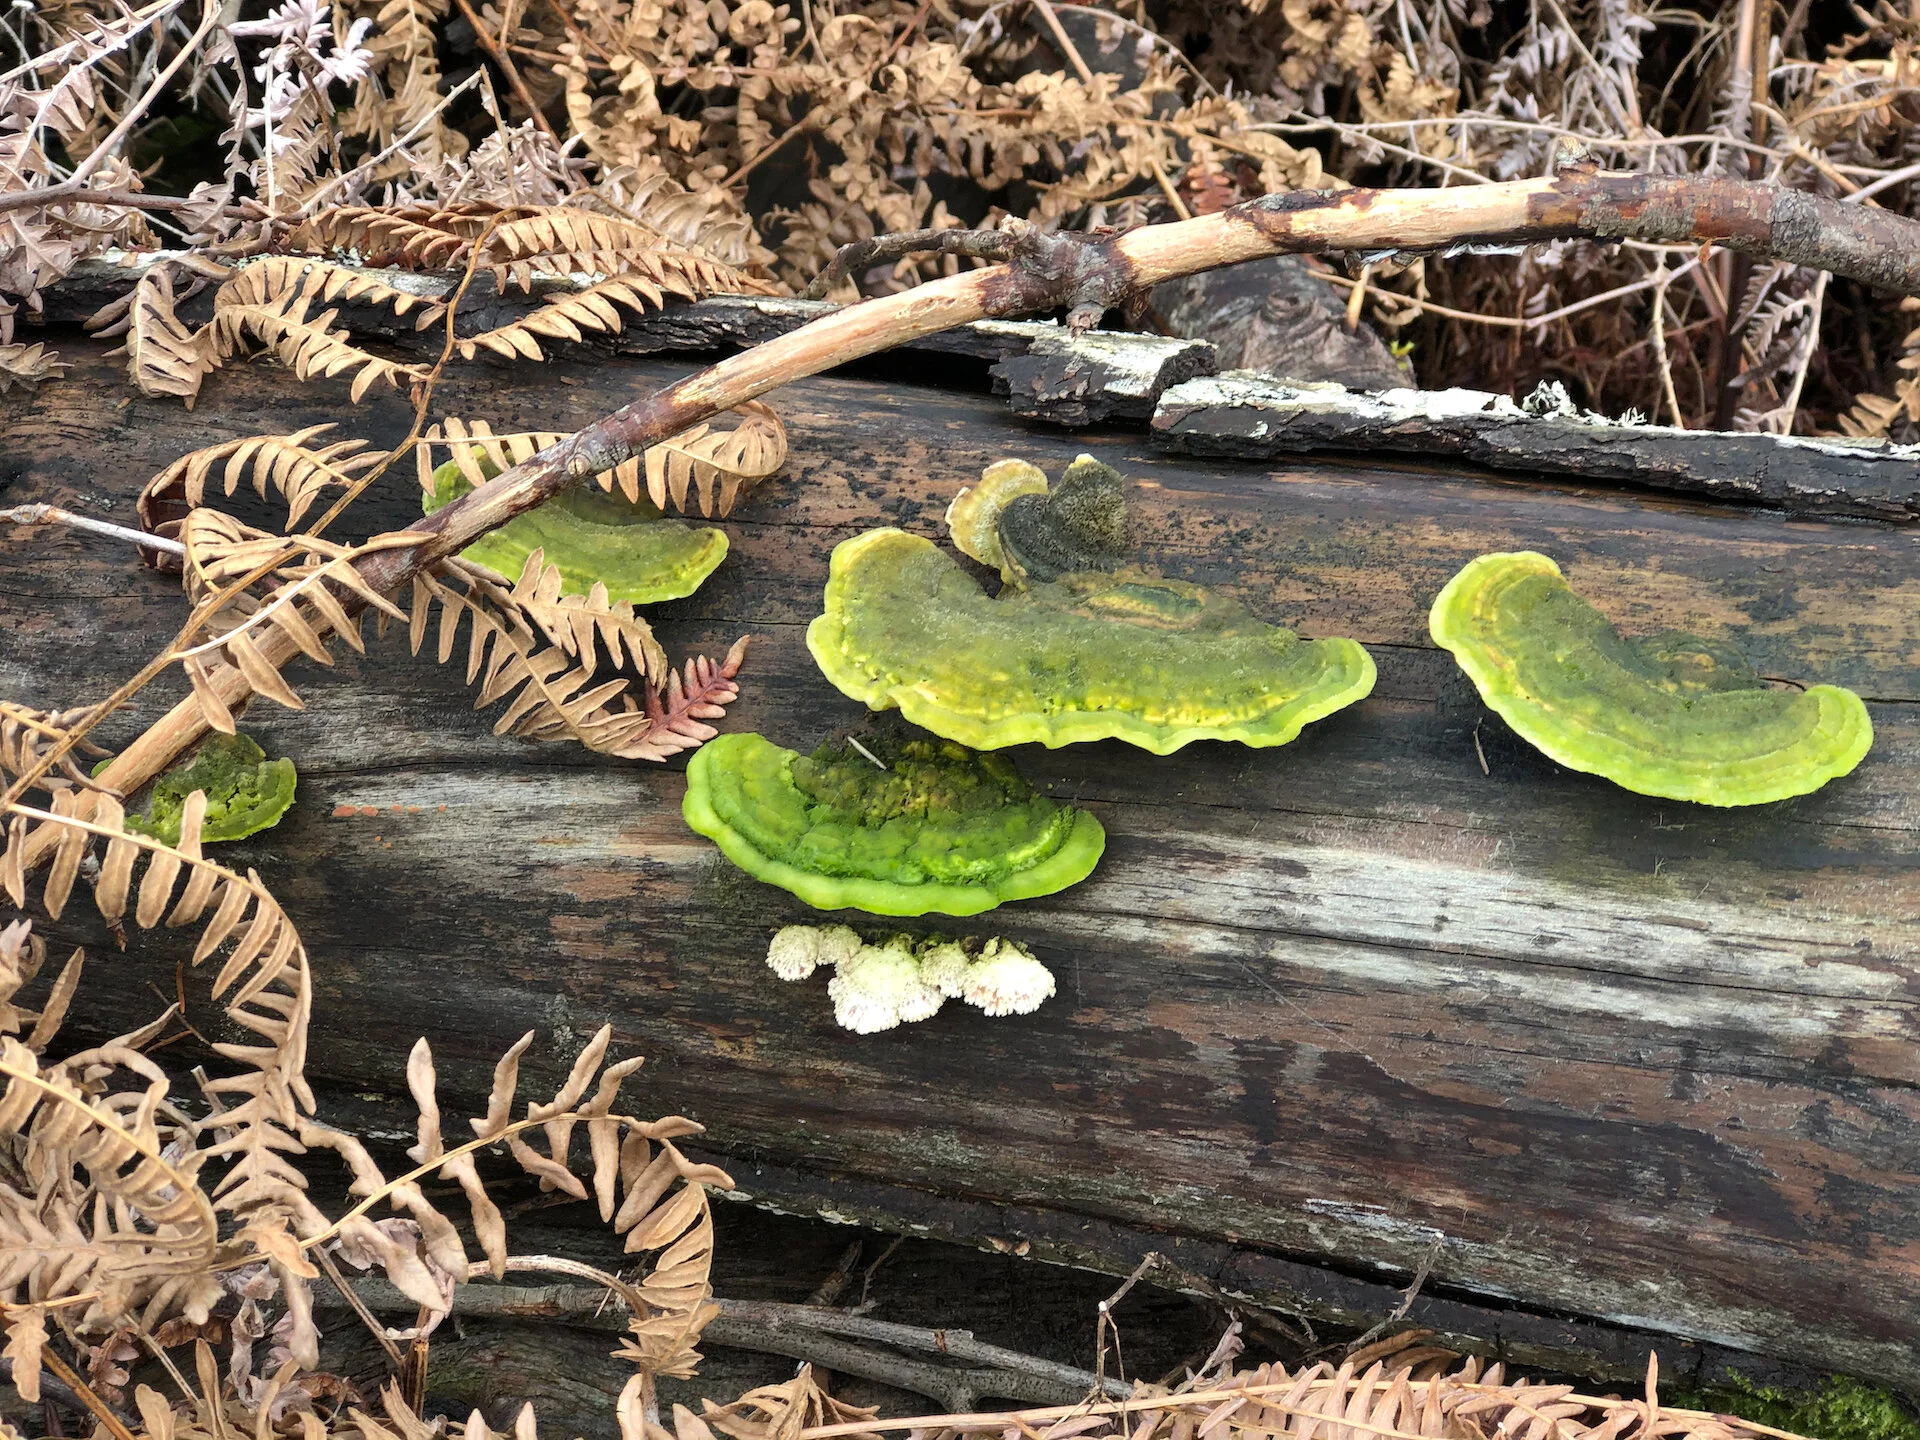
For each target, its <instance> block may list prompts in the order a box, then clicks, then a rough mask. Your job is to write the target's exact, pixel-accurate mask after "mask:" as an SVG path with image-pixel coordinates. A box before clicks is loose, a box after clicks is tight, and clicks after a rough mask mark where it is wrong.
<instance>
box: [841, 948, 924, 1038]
mask: <svg viewBox="0 0 1920 1440" xmlns="http://www.w3.org/2000/svg"><path fill="white" fill-rule="evenodd" d="M827 994H828V995H830V996H831V997H832V998H833V1015H834V1019H836V1020H838V1021H839V1022H840V1024H841V1026H842V1027H843V1028H845V1029H848V1030H851V1031H853V1032H854V1033H855V1034H856V1035H871V1034H873V1033H874V1032H875V1031H879V1030H891V1029H892V1028H893V1027H894V1026H896V1025H898V1024H900V1023H901V1022H902V1021H913V1020H924V1019H926V1018H927V1017H928V1016H929V1015H931V1014H933V1013H934V1011H936V1010H938V1009H939V1008H940V1006H941V1004H942V1002H943V1001H945V999H946V996H944V995H942V994H941V993H940V992H939V991H938V990H935V989H934V988H933V987H932V986H931V985H929V984H927V982H926V981H925V980H924V979H923V978H922V977H921V974H920V961H919V960H918V959H917V958H916V957H915V956H914V953H913V944H912V942H911V941H910V940H908V939H907V938H906V937H905V936H899V937H896V938H895V939H893V940H890V941H888V942H887V943H886V944H885V945H868V946H865V947H864V948H862V949H861V951H860V952H859V954H857V955H855V956H854V957H853V958H852V959H850V960H844V961H842V962H841V963H840V967H839V971H838V973H837V974H835V976H834V977H833V980H832V982H831V983H830V984H829V985H828V986H827Z"/></svg>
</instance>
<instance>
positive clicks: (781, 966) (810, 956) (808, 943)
mask: <svg viewBox="0 0 1920 1440" xmlns="http://www.w3.org/2000/svg"><path fill="white" fill-rule="evenodd" d="M767 968H768V969H769V970H771V971H773V973H774V974H776V975H778V976H779V977H780V978H781V979H782V980H804V979H806V978H807V976H809V975H811V974H813V972H814V971H815V970H817V969H819V968H820V932H819V931H818V930H816V929H814V928H813V926H811V925H788V926H786V927H785V928H784V929H782V930H780V931H778V932H777V933H775V935H774V937H773V942H772V943H771V944H770V945H768V946H767Z"/></svg>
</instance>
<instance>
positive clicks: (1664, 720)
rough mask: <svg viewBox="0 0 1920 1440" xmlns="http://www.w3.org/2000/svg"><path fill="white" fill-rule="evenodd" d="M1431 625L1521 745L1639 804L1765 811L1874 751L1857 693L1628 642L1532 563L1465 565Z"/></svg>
mask: <svg viewBox="0 0 1920 1440" xmlns="http://www.w3.org/2000/svg"><path fill="white" fill-rule="evenodd" d="M1429 627H1430V629H1431V630H1432V633H1433V638H1434V640H1435V641H1437V642H1438V643H1439V644H1440V645H1442V646H1444V647H1445V648H1446V649H1448V650H1450V651H1452V652H1453V656H1454V658H1455V659H1456V660H1458V661H1459V662H1460V668H1461V669H1463V670H1465V671H1466V672H1467V675H1468V676H1469V677H1470V678H1471V679H1472V680H1473V683H1474V685H1475V686H1476V687H1477V688H1478V689H1479V691H1480V695H1481V698H1482V699H1484V700H1485V701H1486V703H1487V705H1488V706H1489V707H1490V708H1491V709H1493V710H1494V711H1495V712H1496V713H1497V714H1498V715H1499V716H1500V718H1501V719H1503V720H1505V721H1506V722H1507V724H1508V725H1509V726H1511V727H1512V728H1513V730H1514V731H1515V732H1516V733H1518V734H1519V735H1520V736H1521V737H1522V738H1523V739H1525V740H1527V741H1528V742H1529V743H1530V744H1532V745H1533V746H1535V747H1536V748H1537V749H1539V750H1540V751H1542V752H1543V753H1544V754H1546V755H1547V756H1549V757H1550V758H1551V759H1553V760H1555V761H1557V762H1558V763H1560V764H1562V765H1565V766H1566V767H1568V768H1569V769H1572V770H1583V771H1587V772H1589V773H1592V774H1596V775H1603V776H1605V777H1606V778H1607V779H1609V780H1611V781H1613V782H1614V783H1615V784H1616V785H1620V786H1623V787H1624V788H1626V789H1628V790H1633V791H1636V792H1638V793H1639V794H1642V795H1658V796H1662V797H1664V798H1667V799H1672V800H1692V801H1697V802H1699V803H1700V804H1703V805H1764V804H1767V803H1768V802H1770V801H1774V800H1784V799H1787V798H1789V797H1791V796H1794V795H1804V794H1806V793H1807V792H1809V791H1811V790H1817V789H1819V788H1820V787H1821V786H1822V785H1824V784H1826V782H1827V781H1829V780H1831V779H1833V778H1834V777H1836V776H1839V775H1845V774H1846V773H1847V772H1848V771H1849V770H1851V769H1853V767H1854V766H1855V765H1857V764H1859V763H1860V760H1861V758H1862V757H1863V756H1864V755H1865V754H1866V753H1867V748H1868V747H1869V746H1870V745H1871V744H1872V743H1873V723H1872V721H1871V720H1869V719H1868V717H1867V708H1866V706H1865V705H1864V704H1862V703H1861V700H1860V697H1859V696H1858V695H1855V694H1854V693H1853V692H1852V691H1851V690H1842V689H1840V688H1839V687H1837V686H1833V685H1815V686H1813V687H1811V688H1810V689H1807V690H1803V691H1791V690H1780V689H1775V688H1773V687H1771V686H1769V685H1768V684H1767V683H1766V681H1765V680H1763V679H1762V678H1761V677H1760V676H1759V675H1758V674H1756V673H1755V672H1754V670H1753V668H1752V667H1751V666H1750V665H1748V664H1747V663H1746V661H1745V660H1743V659H1742V658H1741V657H1740V656H1739V655H1738V654H1736V653H1734V652H1733V651H1731V650H1730V649H1728V648H1727V647H1726V646H1723V645H1717V644H1714V643H1711V642H1708V641H1703V640H1700V639H1697V638H1695V637H1693V636H1690V635H1683V634H1680V633H1678V632H1674V631H1667V632H1663V633H1661V634H1658V635H1649V636H1645V637H1643V638H1640V639H1631V640H1630V639H1626V638H1623V637H1622V636H1621V635H1620V633H1619V632H1618V631H1617V630H1615V629H1614V628H1613V626H1612V625H1611V624H1610V623H1608V621H1607V618H1606V617H1605V616H1604V615H1602V614H1601V613H1600V612H1599V611H1598V610H1596V609H1594V607H1593V606H1591V605H1589V604H1588V603H1587V602H1586V601H1585V600H1582V599H1581V598H1580V597H1579V596H1578V595H1576V594H1574V593H1573V591H1572V589H1571V588H1569V586H1568V585H1567V582H1566V580H1565V579H1564V578H1562V576H1561V574H1560V567H1559V566H1557V565H1555V564H1554V563H1553V561H1552V560H1550V559H1548V558H1547V557H1546V556H1544V555H1537V554H1534V553H1533V552H1531V551H1518V552H1515V553H1512V554H1497V555H1482V556H1481V557H1480V558H1479V559H1477V560H1474V561H1472V562H1470V563H1469V564H1468V565H1467V566H1466V568H1465V569H1463V570H1461V571H1460V573H1459V574H1458V575H1455V576H1454V577H1453V579H1452V580H1450V581H1448V582H1447V586H1446V588H1445V589H1444V590H1442V591H1441V592H1440V595H1439V598H1438V599H1436V600H1435V601H1434V602H1433V611H1432V614H1431V616H1430V617H1429Z"/></svg>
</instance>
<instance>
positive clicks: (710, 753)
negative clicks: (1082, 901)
mask: <svg viewBox="0 0 1920 1440" xmlns="http://www.w3.org/2000/svg"><path fill="white" fill-rule="evenodd" d="M876 753H878V754H879V755H880V758H881V759H883V760H884V761H885V762H886V764H887V769H885V770H882V769H880V768H879V766H877V765H875V764H874V763H873V762H872V761H871V760H869V759H868V758H867V757H866V756H864V755H862V754H860V753H859V752H858V751H857V750H855V749H853V748H852V747H851V746H847V747H844V748H840V749H835V748H832V747H823V748H821V749H820V750H817V751H815V752H814V753H813V754H812V755H801V754H798V753H797V752H795V751H792V750H783V749H781V748H780V747H779V746H778V745H775V744H773V743H772V742H771V741H770V740H767V739H765V738H764V737H762V736H759V735H753V734H740V733H736V734H730V735H721V736H719V737H717V738H716V739H713V740H709V741H708V742H707V743H706V744H705V745H703V746H701V747H700V749H699V750H698V751H696V752H695V754H694V757H693V760H692V762H691V763H690V764H689V765H688V766H687V798H686V801H685V803H684V804H683V806H682V807H681V809H682V813H683V814H684V815H685V816H686V820H687V823H688V824H689V825H691V826H692V827H693V828H694V829H695V830H697V831H699V832H700V833H701V834H702V835H705V836H706V837H707V838H708V839H710V840H713V841H715V842H716V843H718V845H719V846H720V848H721V850H722V851H723V852H725V854H726V856H727V858H728V859H729V860H731V861H733V863H734V864H736V865H738V866H739V867H740V868H741V869H742V870H745V871H746V872H747V873H748V874H749V875H752V876H754V877H755V878H757V879H760V880H765V881H766V882H767V883H769V884H771V885H778V886H779V887H780V888H781V889H783V890H790V891H792V892H793V893H794V894H795V895H798V896H799V897H800V898H801V899H802V900H804V901H806V902H807V903H808V904H809V905H812V906H815V907H816V908H818V909H821V910H839V909H855V910H866V911H868V912H870V913H872V914H875V915H925V914H929V913H935V914H941V915H978V914H979V913H980V912H981V911H983V910H991V909H993V908H994V907H995V906H996V905H999V904H1001V903H1002V902H1003V901H1007V900H1027V899H1031V898H1033V897H1034V896H1037V895H1051V894H1053V893H1054V892H1055V891H1056V890H1064V889H1066V887H1067V886H1069V885H1073V884H1077V883H1078V882H1079V881H1081V880H1084V879H1086V878H1087V876H1088V875H1090V874H1091V873H1092V872H1093V867H1094V865H1095V864H1096V863H1097V862H1098V861H1099V859H1100V853H1101V851H1103V850H1104V849H1105V848H1106V843H1107V837H1106V832H1105V831H1104V830H1103V829H1102V828H1101V826H1100V822H1099V821H1098V820H1096V819H1095V818H1094V817H1093V816H1091V815H1089V814H1087V813H1086V812H1085V811H1083V810H1075V809H1073V808H1072V807H1071V806H1067V805H1061V804H1059V803H1058V802H1056V801H1053V800H1049V799H1048V798H1047V797H1046V796H1044V795H1041V794H1038V793H1036V792H1035V790H1034V789H1033V787H1032V786H1031V785H1028V784H1027V783H1026V781H1024V780H1022V779H1021V778H1020V775H1019V773H1018V772H1017V771H1016V770H1015V769H1014V768H1013V765H1012V763H1011V762H1010V761H1008V760H1006V759H1004V758H1003V757H1000V756H996V755H976V754H974V753H973V752H972V751H969V750H966V749H963V748H962V747H960V746H958V745H953V744H948V743H944V742H940V741H932V740H915V741H911V742H908V743H907V744H905V745H902V746H898V747H894V748H892V749H890V750H881V751H877V752H876Z"/></svg>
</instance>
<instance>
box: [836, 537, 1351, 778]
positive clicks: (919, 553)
mask: <svg viewBox="0 0 1920 1440" xmlns="http://www.w3.org/2000/svg"><path fill="white" fill-rule="evenodd" d="M807 647H808V649H810V650H812V652H813V658H814V659H815V660H816V661H818V662H819V665H820V668H821V670H823V671H824V672H825V673H826V676H827V678H828V679H829V680H831V681H832V682H833V683H834V684H835V685H837V686H838V687H839V688H840V689H841V690H842V691H844V692H845V693H846V694H848V695H851V696H852V697H853V698H854V699H856V700H864V701H865V702H866V703H867V704H868V705H870V706H872V707H873V708H874V709H876V710H883V709H887V708H889V707H893V706H897V707H899V710H900V712H901V714H903V715H904V716H906V718H907V719H909V720H911V721H912V722H913V723H914V724H916V725H919V726H921V727H922V728H924V729H927V730H931V731H933V732H934V733H935V734H936V735H943V736H945V737H946V738H947V739H949V740H957V741H959V742H960V743H961V744H963V745H971V746H973V747H974V748H975V749H978V750H997V749H1000V748H1001V747H1002V746H1006V745H1023V744H1027V743H1029V742H1033V741H1038V742H1039V743H1041V744H1043V745H1051V746H1058V745H1070V744H1074V743H1076V742H1078V741H1082V740H1108V739H1114V740H1125V741H1127V742H1128V743H1130V744H1133V745H1138V746H1140V747H1141V748H1142V749H1145V750H1151V751H1152V752H1153V753H1154V754H1156V755H1166V754H1169V753H1171V752H1172V751H1175V750H1178V749H1179V748H1180V747H1181V746H1182V745H1185V744H1187V743H1188V742H1189V741H1193V740H1238V741H1240V742H1241V743H1243V744H1247V745H1284V744H1286V743H1287V742H1288V741H1289V740H1292V739H1293V738H1294V737H1295V736H1297V735H1298V734H1299V733H1300V727H1301V726H1303V725H1306V724H1308V723H1309V722H1311V721H1314V720H1318V719H1320V718H1321V717H1322V716H1324V715H1330V714H1332V713H1333V712H1334V711H1336V710H1338V709H1340V708H1342V707H1343V706H1346V705H1351V704H1353V702H1354V701H1356V700H1359V699H1362V698H1363V697H1365V696H1366V695H1367V693H1368V692H1369V691H1371V690H1372V689H1373V680H1374V667H1373V660H1372V658H1371V657H1370V656H1369V655H1368V654H1367V652H1366V650H1365V649H1363V648H1362V647H1361V646H1360V645H1359V644H1357V643H1356V642H1354V641H1352V640H1344V639H1327V640H1303V639H1301V638H1300V637H1299V636H1298V635H1296V634H1294V633H1293V632H1292V631H1291V630H1287V629H1284V628H1282V627H1280V626H1278V625H1268V624H1266V623H1265V622H1263V621H1261V620H1260V619H1259V618H1258V617H1257V616H1255V615H1254V614H1253V613H1252V612H1251V611H1249V610H1248V609H1247V608H1246V607H1245V606H1244V605H1241V604H1240V603H1238V602H1237V601H1234V600H1229V599H1226V598H1225V597H1223V596H1219V595H1215V594H1214V593H1212V592H1211V591H1209V590H1205V589H1202V588H1201V587H1199V586H1197V585H1189V584H1185V583H1183V582H1181V581H1178V580H1168V579H1164V578H1162V577H1160V576H1157V575H1152V574H1149V573H1146V572H1141V571H1124V570H1123V571H1119V572H1117V573H1111V574H1107V573H1091V574H1073V575H1065V576H1062V577H1061V578H1060V579H1059V580H1057V581H1054V582H1051V583H1044V584H1033V585H1027V586H1023V587H1020V588H1016V589H1009V590H1008V591H1006V592H1005V593H1003V594H1002V595H1001V596H999V598H997V599H990V598H989V597H987V596H986V595H984V594H982V593H981V590H980V587H979V586H978V585H976V584H975V583H974V582H973V580H972V579H971V578H970V577H969V576H968V575H967V573H966V572H965V571H964V570H963V569H962V568H961V567H960V564H959V562H958V561H956V560H955V559H954V558H953V557H952V556H951V555H948V554H947V553H946V552H945V551H942V550H940V549H938V548H937V547H936V546H934V545H933V544H932V542H930V541H928V540H924V539H921V538H920V537H918V536H915V535H908V534H906V533H905V532H904V531H900V530H893V529H886V530H870V531H868V532H867V533H866V534H864V535H857V536H855V537H854V538H853V539H851V540H846V541H842V542H841V544H840V545H839V546H838V548H836V549H835V550H834V552H833V564H832V566H831V569H830V572H829V575H828V579H827V595H826V613H825V614H824V615H821V616H820V617H819V618H817V619H816V620H815V621H814V622H813V623H812V624H811V625H810V626H808V627H807Z"/></svg>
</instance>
